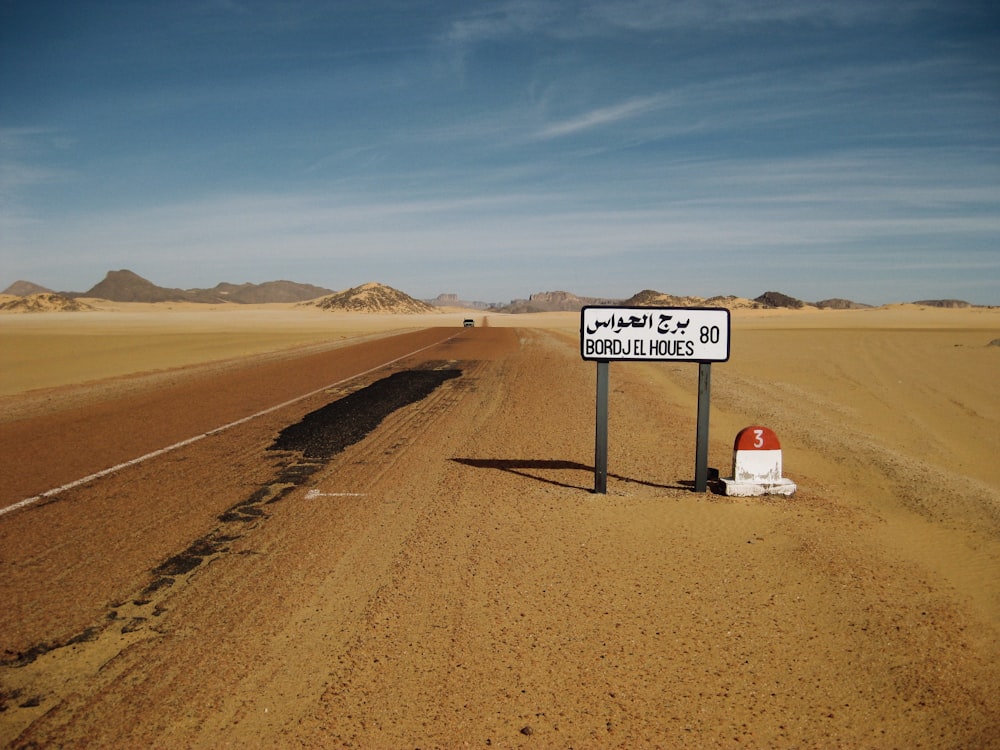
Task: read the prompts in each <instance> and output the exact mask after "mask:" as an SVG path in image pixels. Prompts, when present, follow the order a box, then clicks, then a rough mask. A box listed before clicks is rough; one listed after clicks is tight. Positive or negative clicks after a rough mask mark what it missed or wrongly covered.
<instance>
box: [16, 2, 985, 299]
mask: <svg viewBox="0 0 1000 750" xmlns="http://www.w3.org/2000/svg"><path fill="white" fill-rule="evenodd" d="M119 268H129V269H131V270H133V271H135V272H136V273H139V274H140V275H142V276H145V277H146V278H148V279H150V280H152V281H154V282H155V283H157V284H160V285H161V286H170V287H182V288H191V287H206V286H213V285H214V284H216V283H217V282H220V281H230V282H236V283H239V282H243V281H252V282H262V281H268V280H273V279H291V280H294V281H301V282H309V283H314V284H319V285H323V286H327V287H330V288H333V289H344V288H347V287H349V286H354V285H356V284H359V283H363V282H365V281H380V282H382V283H386V284H389V285H391V286H394V287H397V288H399V289H401V290H403V291H405V292H407V293H409V294H411V295H413V296H415V297H433V296H436V295H437V294H438V293H441V292H454V293H457V294H459V295H460V296H461V297H462V298H464V299H470V300H484V301H507V300H509V299H512V298H516V297H525V296H527V295H528V294H530V293H532V292H538V291H549V290H557V289H560V290H567V291H571V292H575V293H576V294H580V295H591V296H607V297H627V296H630V295H631V294H634V293H635V292H638V291H640V290H642V289H646V288H652V289H657V290H659V291H663V292H670V293H674V294H691V295H699V296H706V297H707V296H712V295H716V294H737V295H740V296H745V297H755V296H757V295H759V294H761V293H763V292H764V291H768V290H776V291H781V292H784V293H786V294H791V295H793V296H796V297H799V298H801V299H805V300H809V301H815V300H820V299H826V298H829V297H847V298H850V299H854V300H857V301H861V302H868V303H874V304H879V303H885V302H893V301H912V300H916V299H926V298H959V299H965V300H968V301H970V302H973V303H978V304H1000V10H997V8H996V5H995V2H993V0H987V1H984V2H963V0H948V1H947V2H944V1H943V0H937V1H921V0H914V1H912V2H910V1H908V0H898V1H894V2H888V1H884V0H813V1H811V2H810V0H746V2H725V1H723V0H678V1H676V2H674V1H672V0H580V1H578V2H556V1H552V0H513V1H511V2H448V1H442V0H435V2H410V1H409V0H368V1H366V2H306V1H305V0H281V1H275V2H259V1H257V0H172V1H171V2H160V1H158V0H157V1H154V2H143V1H142V0H126V1H123V2H115V1H110V2H102V1H100V0H95V1H94V2H86V3H82V2H81V3H77V2H68V1H63V2H48V1H47V0H0V289H2V288H3V287H5V286H7V285H8V284H10V283H12V282H13V281H15V280H18V279H26V280H29V281H33V282H36V283H39V284H42V285H44V286H48V287H50V288H54V289H57V290H73V291H83V290H86V289H88V288H90V287H91V286H93V285H94V284H95V283H97V282H98V281H100V279H101V278H103V276H104V274H105V272H106V271H108V270H114V269H119Z"/></svg>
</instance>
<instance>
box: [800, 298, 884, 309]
mask: <svg viewBox="0 0 1000 750" xmlns="http://www.w3.org/2000/svg"><path fill="white" fill-rule="evenodd" d="M813 305H815V306H816V307H818V308H819V309H820V310H863V309H865V308H866V307H871V305H866V304H864V303H861V302H852V301H851V300H849V299H841V298H839V297H834V298H833V299H823V300H820V301H819V302H813Z"/></svg>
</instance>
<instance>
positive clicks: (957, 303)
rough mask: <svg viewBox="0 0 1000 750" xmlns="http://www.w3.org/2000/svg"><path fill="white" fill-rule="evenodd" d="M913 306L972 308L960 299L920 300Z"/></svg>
mask: <svg viewBox="0 0 1000 750" xmlns="http://www.w3.org/2000/svg"><path fill="white" fill-rule="evenodd" d="M913 304H914V305H925V306H926V307H948V308H961V307H972V305H971V304H969V303H968V302H966V301H965V300H961V299H922V300H918V301H916V302H914V303H913Z"/></svg>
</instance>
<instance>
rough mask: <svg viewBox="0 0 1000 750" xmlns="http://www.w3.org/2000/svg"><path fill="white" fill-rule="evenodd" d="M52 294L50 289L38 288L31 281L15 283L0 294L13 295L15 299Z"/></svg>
mask: <svg viewBox="0 0 1000 750" xmlns="http://www.w3.org/2000/svg"><path fill="white" fill-rule="evenodd" d="M44 293H52V290H51V289H47V288H46V287H44V286H39V285H38V284H35V283H33V282H31V281H15V282H14V283H13V284H11V285H10V286H9V287H7V288H6V289H4V290H3V291H2V292H0V294H13V295H14V296H15V297H27V296H28V295H29V294H44Z"/></svg>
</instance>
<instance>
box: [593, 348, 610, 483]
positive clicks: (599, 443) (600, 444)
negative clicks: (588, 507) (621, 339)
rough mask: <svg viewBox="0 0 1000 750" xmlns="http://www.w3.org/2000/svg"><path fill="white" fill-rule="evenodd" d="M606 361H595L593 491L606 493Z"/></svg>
mask: <svg viewBox="0 0 1000 750" xmlns="http://www.w3.org/2000/svg"><path fill="white" fill-rule="evenodd" d="M608 369H609V368H608V362H607V361H606V360H601V361H598V363H597V431H596V436H595V441H594V492H595V493H597V494H600V495H606V494H608Z"/></svg>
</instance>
